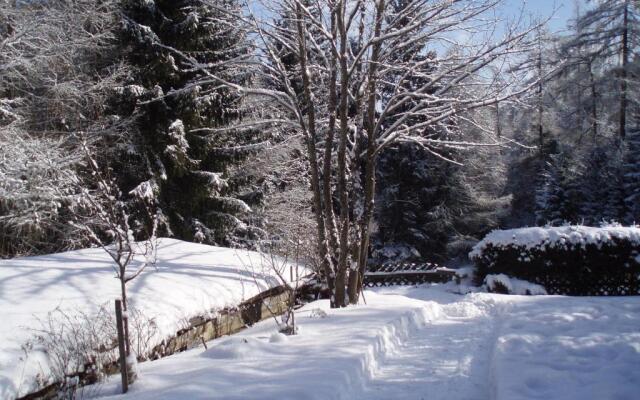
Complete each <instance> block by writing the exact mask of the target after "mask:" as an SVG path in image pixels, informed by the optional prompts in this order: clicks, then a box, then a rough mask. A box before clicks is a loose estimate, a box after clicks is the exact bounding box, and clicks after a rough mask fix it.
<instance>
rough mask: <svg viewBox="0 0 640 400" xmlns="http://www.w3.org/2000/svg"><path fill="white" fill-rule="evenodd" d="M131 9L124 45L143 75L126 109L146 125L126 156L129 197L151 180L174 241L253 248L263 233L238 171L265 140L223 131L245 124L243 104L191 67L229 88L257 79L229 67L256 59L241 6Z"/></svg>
mask: <svg viewBox="0 0 640 400" xmlns="http://www.w3.org/2000/svg"><path fill="white" fill-rule="evenodd" d="M122 7H123V23H122V27H123V28H122V31H121V38H122V42H123V43H124V46H125V49H124V50H125V54H126V58H127V60H128V62H129V63H131V64H132V65H133V67H134V70H135V73H134V74H133V76H132V79H131V82H130V84H129V85H128V86H126V87H125V88H123V90H122V92H124V94H125V95H123V96H121V97H120V99H119V102H118V107H119V111H120V112H124V113H125V114H126V113H130V114H132V115H134V116H135V117H136V118H137V129H138V132H134V133H132V135H131V142H132V143H131V146H129V147H127V151H124V152H122V154H121V157H120V162H119V165H118V167H119V168H118V171H119V173H120V181H121V185H122V186H124V188H125V189H126V190H127V191H128V190H130V189H131V188H133V187H135V186H136V185H138V184H139V183H140V182H142V181H149V182H151V183H152V185H151V187H153V188H154V189H155V192H156V195H157V199H158V201H159V203H160V207H161V209H162V210H163V212H164V214H165V215H166V216H167V233H169V234H173V235H175V236H176V237H179V238H182V239H186V240H196V241H201V242H206V243H210V244H222V245H232V246H243V245H247V244H248V243H247V240H251V239H253V238H255V237H254V233H255V232H257V230H253V229H252V228H251V227H250V226H248V225H247V224H246V223H245V222H244V221H243V219H245V218H247V217H248V216H249V214H250V212H251V208H250V206H249V204H247V202H246V201H244V200H243V199H241V198H240V197H241V196H240V191H241V190H242V182H238V181H237V180H235V179H234V176H231V174H230V172H231V167H232V166H234V165H236V164H237V163H238V162H240V161H241V160H242V159H243V158H244V157H246V156H247V155H248V154H251V152H253V151H255V150H256V148H257V146H254V145H252V144H254V143H258V142H260V141H261V140H263V139H264V134H263V133H262V132H258V131H255V130H251V129H245V130H235V131H233V132H231V131H228V130H225V129H223V128H224V127H225V126H227V125H228V124H229V123H230V122H232V121H237V120H239V119H242V118H243V115H244V112H245V111H243V110H244V108H243V104H242V99H241V97H240V96H239V94H237V93H234V92H233V91H232V90H231V89H229V88H227V87H221V86H220V85H219V84H218V83H217V82H215V81H213V80H210V81H207V80H206V79H203V78H204V77H206V75H205V73H204V72H203V71H202V69H197V68H193V67H192V66H189V65H187V63H185V60H184V59H183V55H184V56H186V57H190V58H192V59H195V60H197V61H198V63H200V64H201V65H203V66H204V67H203V68H210V69H211V70H212V71H213V72H215V73H216V74H217V75H219V76H224V77H225V78H226V79H228V81H230V82H235V83H238V84H244V83H246V82H247V81H248V80H250V79H251V74H250V73H249V72H248V70H242V69H239V68H232V69H228V70H226V69H225V67H224V65H223V63H224V62H225V61H226V60H230V59H237V58H242V57H248V55H249V54H250V48H249V45H248V40H247V33H246V32H245V31H243V30H242V29H241V28H237V24H234V21H233V17H232V15H233V14H234V13H239V12H240V9H239V4H238V3H237V2H236V1H235V0H225V1H223V2H220V3H219V4H217V5H216V6H215V7H214V6H212V5H211V4H210V3H207V2H205V1H201V0H179V1H168V0H156V1H143V0H125V1H123V5H122ZM220 8H224V11H222V10H220ZM196 82H197V83H196ZM246 199H247V197H246V196H245V200H246ZM254 199H255V197H254Z"/></svg>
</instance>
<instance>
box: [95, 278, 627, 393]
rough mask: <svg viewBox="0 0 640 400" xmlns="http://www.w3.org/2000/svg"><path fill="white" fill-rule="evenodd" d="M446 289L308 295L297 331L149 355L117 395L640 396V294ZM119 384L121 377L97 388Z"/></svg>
mask: <svg viewBox="0 0 640 400" xmlns="http://www.w3.org/2000/svg"><path fill="white" fill-rule="evenodd" d="M441 288H442V287H441V286H435V287H430V288H426V287H419V288H408V287H404V288H401V287H396V288H384V289H380V290H377V291H376V292H370V291H367V292H366V293H365V297H366V300H367V304H366V305H361V306H358V307H350V308H347V309H341V310H329V309H328V308H327V306H328V304H327V302H326V301H319V302H315V303H311V304H308V305H307V306H305V307H304V308H303V309H301V310H300V311H299V312H298V316H297V321H298V323H299V324H300V331H301V333H300V335H298V336H294V337H282V336H279V335H278V334H275V326H274V324H273V322H271V321H265V322H262V323H260V324H258V325H256V326H254V327H253V328H251V329H249V330H246V331H244V332H243V333H241V334H239V335H236V336H233V337H230V338H222V339H218V340H216V341H213V342H211V343H210V344H209V350H204V349H202V348H200V349H193V350H191V351H188V352H185V353H181V354H179V355H176V356H172V357H168V358H165V359H162V360H159V361H154V362H150V363H143V364H141V365H140V367H141V379H140V380H139V381H138V382H136V383H135V384H134V385H133V387H132V388H131V392H130V393H129V394H127V395H125V396H113V399H114V400H115V399H116V398H117V399H136V400H178V399H238V400H239V399H261V400H262V399H278V400H283V399H291V400H293V399H309V400H311V399H318V400H327V399H367V400H376V399H380V400H382V399H394V400H395V399H429V400H445V399H446V400H452V399H455V400H472V399H473V400H488V399H495V400H521V399H545V400H552V399H558V400H584V399H598V400H606V399H611V400H613V399H616V400H634V399H637V394H638V392H639V391H640V371H639V370H638V368H637V367H638V365H640V332H639V331H638V327H640V298H639V297H623V298H614V297H608V298H588V297H581V298H570V297H562V296H536V297H527V296H502V295H495V294H486V293H475V294H469V295H465V296H460V295H454V294H452V293H446V292H444V291H443V290H442V289H441ZM318 309H321V310H322V311H318ZM98 389H99V390H100V393H98V394H97V393H96V390H98ZM118 390H119V387H118V380H117V378H113V379H111V380H110V381H109V382H108V383H107V384H105V385H104V386H102V387H100V388H96V387H92V388H88V389H87V394H89V395H100V396H106V398H109V399H110V398H112V397H111V396H110V394H115V393H118Z"/></svg>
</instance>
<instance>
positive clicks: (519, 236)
mask: <svg viewBox="0 0 640 400" xmlns="http://www.w3.org/2000/svg"><path fill="white" fill-rule="evenodd" d="M469 257H470V258H471V260H472V261H473V262H474V264H475V266H476V269H477V271H476V283H477V284H481V283H482V282H483V281H484V280H485V277H486V276H487V275H488V274H505V275H508V276H510V277H514V278H517V279H522V280H526V281H529V282H532V283H536V284H539V285H542V286H543V287H544V288H545V289H546V290H547V292H548V293H549V294H566V295H578V296H579V295H591V296H612V295H638V294H640V228H637V227H604V228H593V227H585V226H564V227H547V228H522V229H511V230H503V231H493V232H491V233H490V234H489V235H487V237H485V238H484V239H483V240H482V241H481V242H480V243H478V244H477V245H476V246H475V247H474V249H473V250H472V252H471V253H470V254H469Z"/></svg>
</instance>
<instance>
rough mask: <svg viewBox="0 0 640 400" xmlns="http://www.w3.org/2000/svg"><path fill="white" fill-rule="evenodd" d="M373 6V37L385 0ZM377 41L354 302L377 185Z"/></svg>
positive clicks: (377, 33) (370, 81)
mask: <svg viewBox="0 0 640 400" xmlns="http://www.w3.org/2000/svg"><path fill="white" fill-rule="evenodd" d="M377 6H378V7H377V9H376V22H375V27H374V37H379V36H380V32H381V29H382V16H383V13H384V9H385V2H384V0H379V1H378V4H377ZM380 50H381V45H380V42H377V41H376V42H375V43H374V44H373V46H372V48H371V61H370V65H369V76H368V80H367V84H368V88H367V96H368V98H367V112H366V123H365V124H364V128H365V130H366V132H367V139H368V143H367V158H366V172H365V182H364V183H365V193H364V212H363V215H362V217H361V220H360V249H359V251H358V255H359V259H358V263H357V266H356V267H357V273H355V272H356V271H353V272H354V273H353V274H352V275H354V276H353V277H352V278H350V279H349V302H350V303H351V304H357V303H358V299H359V295H360V291H361V290H362V284H363V277H364V273H365V272H366V267H367V261H368V258H369V236H370V235H371V229H370V226H371V219H372V217H373V206H374V201H375V185H376V159H377V158H376V155H375V150H376V137H375V117H376V115H375V112H376V84H377V72H378V61H379V59H380Z"/></svg>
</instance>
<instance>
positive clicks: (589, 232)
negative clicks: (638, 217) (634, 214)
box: [469, 225, 640, 259]
mask: <svg viewBox="0 0 640 400" xmlns="http://www.w3.org/2000/svg"><path fill="white" fill-rule="evenodd" d="M612 238H616V239H623V240H629V241H630V242H631V243H633V244H635V245H638V246H640V228H638V227H635V226H627V227H625V226H605V227H601V228H596V227H590V226H581V225H571V226H560V227H544V228H539V227H531V228H518V229H508V230H494V231H492V232H491V233H489V234H488V235H487V236H486V237H485V238H484V239H482V240H481V241H480V242H479V243H478V244H476V245H475V246H474V247H473V250H472V251H471V253H469V258H472V259H473V258H475V257H479V256H480V255H481V254H482V251H483V250H484V249H485V248H486V247H487V246H489V245H492V246H494V247H506V246H510V245H516V246H522V247H525V248H526V249H532V248H534V247H538V246H542V245H545V244H547V245H549V246H552V247H555V246H564V245H565V244H567V243H571V244H574V245H578V244H579V245H582V246H584V245H587V244H596V245H600V244H602V243H603V242H607V241H609V240H611V239H612Z"/></svg>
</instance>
